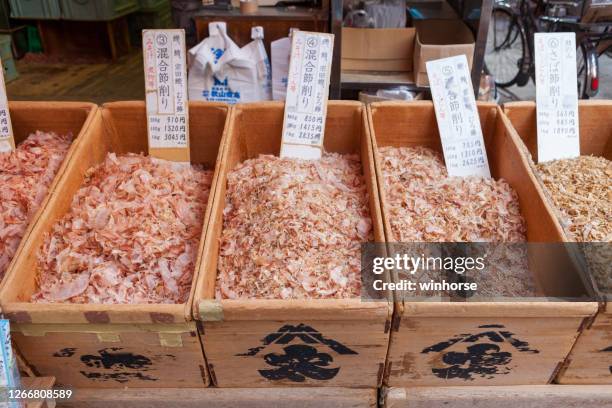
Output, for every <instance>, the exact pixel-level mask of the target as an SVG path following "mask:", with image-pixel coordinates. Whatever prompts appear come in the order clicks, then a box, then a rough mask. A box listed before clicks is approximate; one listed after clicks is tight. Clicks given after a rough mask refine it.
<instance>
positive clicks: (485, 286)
mask: <svg viewBox="0 0 612 408" xmlns="http://www.w3.org/2000/svg"><path fill="white" fill-rule="evenodd" d="M379 152H380V153H379V160H380V162H381V167H382V172H383V177H384V184H385V185H384V189H385V199H386V208H385V211H386V213H387V216H388V218H389V222H390V224H391V230H392V232H393V236H394V239H395V240H396V241H397V242H503V243H521V242H525V241H526V235H525V234H526V229H525V222H524V220H523V217H522V215H521V213H520V208H519V203H518V196H517V195H516V192H515V191H514V190H513V189H512V187H510V185H509V184H508V183H507V182H506V181H504V180H493V179H487V178H480V177H467V178H460V177H448V173H447V171H446V167H445V166H444V162H443V161H442V157H441V156H440V154H438V153H437V152H435V151H434V150H431V149H428V148H425V147H399V148H397V147H382V148H380V149H379ZM519 252H520V251H519ZM507 261H508V262H511V263H512V267H508V268H499V267H497V266H495V265H494V264H493V263H490V267H489V268H488V269H487V270H486V271H484V272H483V273H482V274H481V278H480V279H479V280H478V282H479V291H478V294H479V295H481V296H502V295H503V296H527V295H532V294H534V293H535V286H534V283H533V280H532V277H531V275H530V273H529V271H528V267H527V260H526V258H525V257H520V256H519V257H517V256H513V257H508V259H507ZM430 278H431V279H434V278H435V279H437V278H439V276H435V277H434V276H425V277H423V279H424V280H428V279H430Z"/></svg>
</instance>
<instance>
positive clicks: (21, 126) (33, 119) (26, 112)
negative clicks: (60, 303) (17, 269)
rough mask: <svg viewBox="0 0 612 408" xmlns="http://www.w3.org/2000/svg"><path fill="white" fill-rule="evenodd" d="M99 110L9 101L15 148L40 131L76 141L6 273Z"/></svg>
mask: <svg viewBox="0 0 612 408" xmlns="http://www.w3.org/2000/svg"><path fill="white" fill-rule="evenodd" d="M97 110H98V107H97V106H96V105H94V104H93V103H88V102H25V101H24V102H9V111H10V115H11V123H12V125H13V135H14V138H15V144H16V145H19V144H20V143H21V142H23V141H24V140H25V139H26V138H27V137H28V136H29V135H30V134H32V133H34V132H36V131H37V130H41V131H44V132H55V133H57V134H61V135H65V134H72V136H73V138H74V139H73V142H72V145H71V146H70V148H69V149H68V152H67V153H66V157H65V158H64V162H63V163H62V165H61V166H60V168H59V169H58V170H57V174H56V175H55V178H54V180H53V182H52V183H51V185H50V186H49V193H48V194H47V197H46V198H45V199H44V200H43V202H42V203H41V204H40V208H39V209H38V211H37V212H36V214H35V215H34V216H33V217H32V220H31V221H30V224H29V226H28V229H27V230H26V232H25V233H24V235H23V239H22V240H21V245H20V246H19V248H17V251H16V252H15V256H14V257H13V260H12V261H11V264H9V266H8V267H7V269H6V271H7V272H8V271H9V270H10V268H11V265H12V264H13V263H14V262H15V259H16V258H17V255H18V254H19V251H20V250H21V247H22V246H23V244H24V243H25V241H26V240H25V238H26V237H27V236H28V235H30V232H31V229H32V227H33V226H34V224H35V223H36V220H37V219H38V217H39V216H40V214H41V213H42V209H43V208H44V207H45V205H46V203H47V201H48V199H49V196H50V193H51V191H53V189H54V188H55V186H56V184H57V182H58V180H59V179H60V175H61V174H63V173H64V171H65V170H66V166H67V165H68V162H69V161H70V159H71V157H72V156H73V155H74V152H75V149H76V147H77V145H78V143H79V142H80V141H81V139H83V137H82V136H83V135H84V134H85V133H86V132H87V131H88V129H89V127H90V126H91V124H92V122H93V121H94V118H95V116H96V113H97ZM1 283H2V282H0V287H1V286H2V285H1Z"/></svg>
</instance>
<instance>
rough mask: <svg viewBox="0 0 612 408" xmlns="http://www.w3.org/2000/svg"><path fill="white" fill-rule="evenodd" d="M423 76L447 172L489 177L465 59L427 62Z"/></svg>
mask: <svg viewBox="0 0 612 408" xmlns="http://www.w3.org/2000/svg"><path fill="white" fill-rule="evenodd" d="M427 76H428V77H429V85H430V87H431V96H432V99H433V103H434V108H435V111H436V119H437V121H438V130H439V132H440V138H441V140H442V150H443V151H444V161H445V162H446V169H447V171H448V175H449V176H459V177H468V176H480V177H491V172H490V170H489V161H488V160H487V151H486V150H485V145H484V140H483V138H482V129H481V127H480V119H479V117H478V109H477V108H476V99H475V98H474V88H473V87H472V80H471V77H470V72H469V70H468V62H467V58H466V57H465V55H463V54H462V55H457V56H454V57H450V58H443V59H439V60H434V61H428V62H427Z"/></svg>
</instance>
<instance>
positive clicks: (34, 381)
mask: <svg viewBox="0 0 612 408" xmlns="http://www.w3.org/2000/svg"><path fill="white" fill-rule="evenodd" d="M53 385H55V377H22V378H21V388H22V389H27V390H50V389H52V388H53ZM53 407H54V404H53V402H51V403H49V402H47V401H35V402H28V403H27V404H26V408H53Z"/></svg>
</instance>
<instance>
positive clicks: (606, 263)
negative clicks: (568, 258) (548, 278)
mask: <svg viewBox="0 0 612 408" xmlns="http://www.w3.org/2000/svg"><path fill="white" fill-rule="evenodd" d="M536 167H537V170H538V173H539V176H540V178H541V180H542V182H543V183H544V185H545V186H546V191H547V193H548V194H549V195H550V197H551V198H552V201H553V203H554V205H555V207H556V208H557V209H558V210H559V212H560V216H561V222H562V224H563V226H564V227H565V228H566V230H568V231H570V233H571V237H570V238H571V239H572V240H575V241H578V242H589V243H592V242H602V243H603V242H605V243H609V242H612V162H611V161H610V160H607V159H606V158H604V157H598V156H579V157H576V158H573V159H562V160H553V161H549V162H544V163H539V164H538V165H537V166H536ZM608 248H609V245H599V246H597V247H596V248H595V247H593V245H591V247H587V249H588V250H587V255H589V254H590V255H589V256H588V257H589V258H592V260H593V262H592V265H591V266H592V272H593V274H594V277H595V279H596V280H597V282H598V284H599V286H600V289H601V290H602V291H604V292H607V293H612V271H611V268H610V265H611V264H612V259H611V258H612V255H611V251H610V250H609V249H608ZM596 259H597V260H598V261H597V262H595V260H596Z"/></svg>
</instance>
